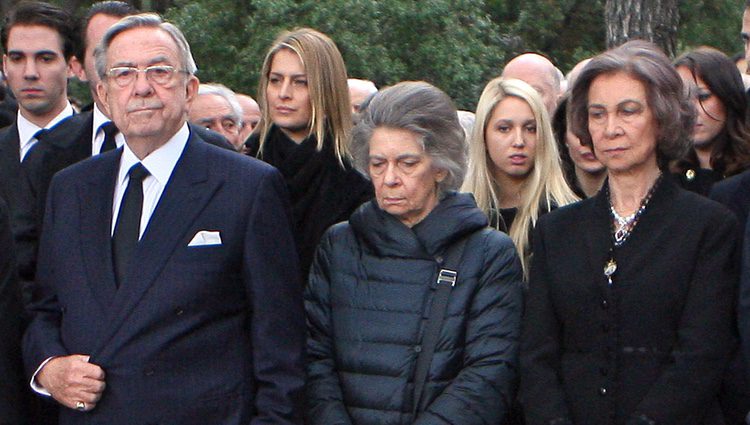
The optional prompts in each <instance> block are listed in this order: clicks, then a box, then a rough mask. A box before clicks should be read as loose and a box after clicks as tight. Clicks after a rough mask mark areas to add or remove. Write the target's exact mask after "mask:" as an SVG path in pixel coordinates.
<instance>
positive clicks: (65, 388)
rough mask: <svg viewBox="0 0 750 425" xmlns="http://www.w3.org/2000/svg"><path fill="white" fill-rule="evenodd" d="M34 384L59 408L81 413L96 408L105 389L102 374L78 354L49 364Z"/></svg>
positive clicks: (100, 370)
mask: <svg viewBox="0 0 750 425" xmlns="http://www.w3.org/2000/svg"><path fill="white" fill-rule="evenodd" d="M36 381H37V383H39V385H41V386H42V387H43V388H44V389H45V390H47V391H49V393H50V394H51V395H52V397H53V398H54V399H55V400H57V401H58V402H59V403H60V404H62V405H63V406H66V407H69V408H71V409H76V410H85V411H89V410H91V409H93V408H94V407H96V403H97V402H98V401H99V399H100V398H102V392H103V391H104V387H105V386H106V385H105V383H104V370H102V368H100V367H99V366H97V365H95V364H93V363H89V356H84V355H80V354H74V355H71V356H64V357H55V358H54V359H52V360H50V361H49V362H48V363H47V364H46V365H44V367H43V368H42V370H40V371H39V373H38V374H37V375H36ZM81 403H83V404H81Z"/></svg>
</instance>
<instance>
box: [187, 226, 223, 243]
mask: <svg viewBox="0 0 750 425" xmlns="http://www.w3.org/2000/svg"><path fill="white" fill-rule="evenodd" d="M208 245H221V235H220V234H219V232H218V231H213V230H201V231H199V232H198V233H196V234H195V236H193V240H191V241H190V243H189V244H188V246H208Z"/></svg>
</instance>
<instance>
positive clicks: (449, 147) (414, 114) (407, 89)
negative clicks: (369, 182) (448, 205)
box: [351, 81, 466, 194]
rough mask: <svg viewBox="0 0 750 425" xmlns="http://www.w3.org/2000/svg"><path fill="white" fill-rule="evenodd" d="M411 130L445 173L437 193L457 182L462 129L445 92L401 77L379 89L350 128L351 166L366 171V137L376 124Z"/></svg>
mask: <svg viewBox="0 0 750 425" xmlns="http://www.w3.org/2000/svg"><path fill="white" fill-rule="evenodd" d="M379 127H387V128H394V129H402V130H408V131H411V132H413V133H415V134H417V135H418V136H419V139H420V142H421V143H422V146H423V148H424V151H425V153H426V154H427V155H429V156H430V158H432V161H433V164H434V166H435V167H437V168H438V169H441V170H445V171H446V172H447V175H446V177H445V179H443V181H442V182H440V183H438V193H440V194H442V193H443V192H445V191H446V190H456V189H458V187H459V186H461V182H462V181H463V178H464V173H465V170H466V166H465V165H466V152H465V149H464V146H465V141H464V131H463V129H462V128H461V124H460V123H459V122H458V116H457V115H456V107H455V106H454V104H453V101H452V100H451V98H450V97H448V95H447V94H445V93H444V92H443V91H442V90H440V89H438V88H437V87H435V86H433V85H431V84H429V83H426V82H424V81H405V82H401V83H398V84H396V85H394V86H392V87H388V88H386V89H384V90H381V91H379V92H378V93H377V94H376V95H375V96H374V97H373V98H372V101H371V102H370V104H369V105H368V106H367V109H365V110H364V111H362V112H361V116H360V121H359V122H358V123H357V125H356V126H355V127H354V131H353V132H352V144H351V152H352V156H353V158H354V165H355V167H356V168H357V169H358V170H360V171H361V172H362V173H363V174H365V175H369V174H368V164H369V155H370V139H371V138H372V134H373V132H374V131H375V129H376V128H379Z"/></svg>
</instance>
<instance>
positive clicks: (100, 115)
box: [93, 103, 112, 137]
mask: <svg viewBox="0 0 750 425" xmlns="http://www.w3.org/2000/svg"><path fill="white" fill-rule="evenodd" d="M93 111H94V124H93V125H94V137H96V133H97V132H98V131H99V127H101V126H102V124H104V123H107V122H109V121H112V120H111V119H109V117H107V116H106V115H104V112H102V111H101V109H99V106H97V105H96V103H94V108H93Z"/></svg>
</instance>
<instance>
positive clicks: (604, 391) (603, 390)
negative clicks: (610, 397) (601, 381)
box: [599, 387, 607, 395]
mask: <svg viewBox="0 0 750 425" xmlns="http://www.w3.org/2000/svg"><path fill="white" fill-rule="evenodd" d="M599 394H600V395H607V389H606V388H604V387H601V388H599Z"/></svg>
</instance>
